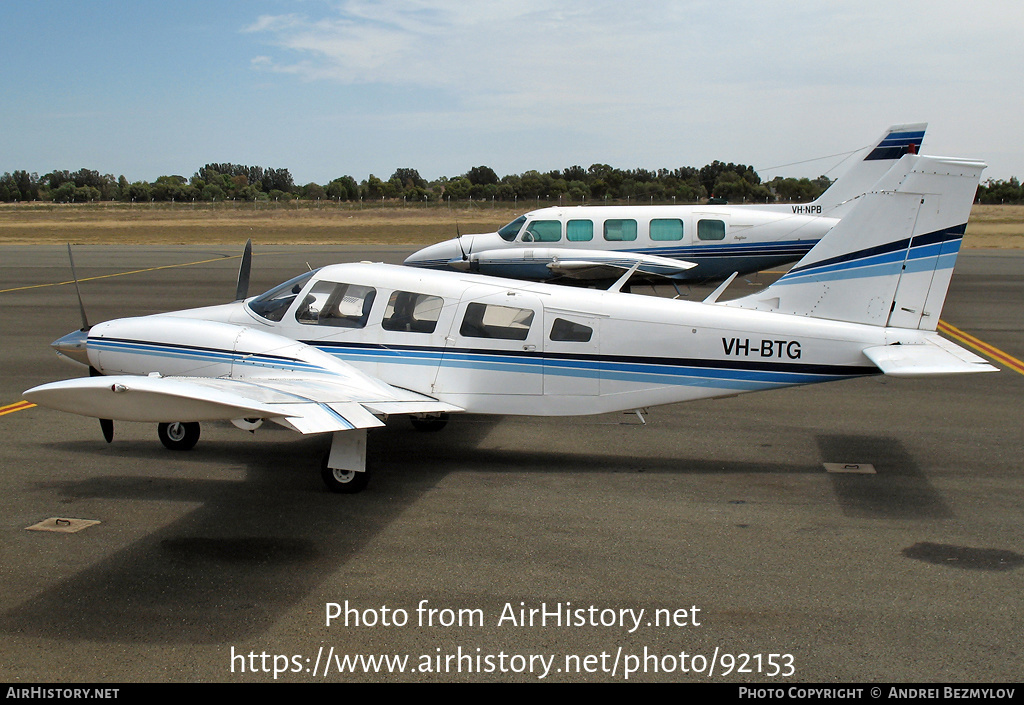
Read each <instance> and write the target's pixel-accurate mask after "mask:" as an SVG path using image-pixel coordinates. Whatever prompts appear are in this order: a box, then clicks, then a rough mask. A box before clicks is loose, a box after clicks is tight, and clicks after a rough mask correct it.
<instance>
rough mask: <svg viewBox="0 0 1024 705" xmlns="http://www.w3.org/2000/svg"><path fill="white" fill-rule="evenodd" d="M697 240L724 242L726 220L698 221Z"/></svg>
mask: <svg viewBox="0 0 1024 705" xmlns="http://www.w3.org/2000/svg"><path fill="white" fill-rule="evenodd" d="M697 239H698V240H724V239H725V221H724V220H704V219H701V220H698V221H697Z"/></svg>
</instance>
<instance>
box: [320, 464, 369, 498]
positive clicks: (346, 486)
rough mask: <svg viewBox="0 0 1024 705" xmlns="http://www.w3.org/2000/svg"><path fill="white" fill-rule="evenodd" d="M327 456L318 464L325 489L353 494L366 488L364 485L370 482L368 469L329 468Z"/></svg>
mask: <svg viewBox="0 0 1024 705" xmlns="http://www.w3.org/2000/svg"><path fill="white" fill-rule="evenodd" d="M327 457H328V456H326V455H325V456H324V459H323V462H322V463H321V464H320V477H321V479H322V480H323V481H324V484H325V485H327V489H329V490H330V491H331V492H337V493H338V494H355V493H356V492H362V491H363V490H364V489H366V485H367V484H369V482H370V471H369V470H363V471H362V472H356V471H355V470H339V469H337V468H329V467H327Z"/></svg>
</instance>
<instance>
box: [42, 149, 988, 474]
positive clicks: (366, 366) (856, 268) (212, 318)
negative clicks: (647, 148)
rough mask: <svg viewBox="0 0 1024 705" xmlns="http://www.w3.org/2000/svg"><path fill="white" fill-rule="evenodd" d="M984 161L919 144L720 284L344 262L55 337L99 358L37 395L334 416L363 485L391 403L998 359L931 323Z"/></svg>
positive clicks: (72, 406)
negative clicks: (806, 235)
mask: <svg viewBox="0 0 1024 705" xmlns="http://www.w3.org/2000/svg"><path fill="white" fill-rule="evenodd" d="M984 166H985V165H984V164H981V163H977V162H972V161H965V160H960V159H948V158H939V157H925V156H914V155H908V156H904V157H903V158H902V159H901V160H900V162H899V164H898V167H897V168H894V169H893V170H891V171H890V172H889V174H888V175H887V176H886V177H885V178H884V179H882V180H881V181H880V182H879V183H878V185H877V188H876V189H875V190H873V191H872V192H869V193H866V194H863V195H862V196H861V197H859V198H858V199H857V203H856V204H855V207H854V208H853V209H852V210H851V211H850V212H849V214H848V215H846V216H845V217H844V218H843V220H842V221H841V222H840V223H839V224H838V225H836V226H835V228H834V229H833V230H832V231H831V232H829V233H828V234H827V235H826V236H825V237H824V238H823V239H822V240H821V242H819V243H818V244H817V245H816V246H815V247H814V248H813V249H812V250H811V251H810V252H809V253H808V254H807V255H806V256H805V257H804V258H803V259H802V260H801V261H800V262H799V263H798V264H797V265H796V266H795V267H793V268H792V270H791V271H790V272H789V273H787V274H786V275H785V276H783V277H782V278H781V279H779V280H778V281H776V282H775V283H774V284H772V285H771V286H769V287H767V288H765V289H764V290H762V291H761V292H759V293H757V294H753V295H750V296H746V297H743V298H739V299H735V300H731V301H718V300H717V299H718V297H719V296H720V294H721V292H722V291H724V289H725V287H726V286H727V284H723V285H722V286H720V287H719V288H718V290H716V291H715V292H714V293H713V294H711V295H710V296H709V297H708V298H707V299H705V300H704V301H703V302H700V303H698V302H692V301H683V300H673V299H666V298H658V297H651V296H641V295H635V294H628V293H623V292H621V291H618V289H619V288H620V287H621V285H622V284H623V283H624V282H625V280H626V278H627V276H628V273H627V275H624V276H623V277H622V278H621V279H620V281H619V283H618V286H613V287H612V288H611V289H610V290H607V291H604V290H593V289H581V288H576V287H561V286H557V285H550V284H542V283H526V282H521V281H517V280H507V279H496V278H493V277H486V276H480V275H472V274H463V273H455V272H432V271H424V270H420V269H413V268H410V267H402V266H392V265H385V264H371V263H362V264H339V265H332V266H327V267H323V268H321V269H318V270H315V271H312V272H308V273H305V274H303V275H302V276H300V277H296V278H295V279H292V280H290V281H288V282H285V283H284V284H281V285H280V286H278V287H276V288H274V289H271V290H270V291H268V292H266V293H265V294H263V295H261V296H257V297H255V298H250V299H245V300H243V301H236V302H235V303H231V304H224V305H219V306H210V307H206V308H198V309H190V310H186V311H177V312H173V313H168V314H163V315H154V316H145V317H140V318H122V319H118V320H114V321H109V322H106V323H101V324H99V325H96V326H93V327H92V328H91V329H83V330H82V331H78V332H75V333H72V334H70V335H68V336H65V337H64V338H62V339H60V340H58V341H56V342H55V343H54V344H53V345H54V347H55V348H56V349H57V350H58V351H59V353H60V354H63V355H66V356H68V357H71V358H74V359H76V360H78V361H80V362H82V363H85V364H88V365H90V367H91V368H92V370H93V371H94V374H96V373H98V374H100V375H103V376H92V377H84V378H78V379H72V380H67V381H62V382H54V383H51V384H44V385H42V386H39V387H35V388H34V389H30V390H28V391H27V392H25V398H26V399H28V400H29V401H32V402H35V403H36V404H39V405H40V406H46V407H51V408H55V409H60V410H62V411H68V412H72V413H76V414H83V415H86V416H93V417H97V418H99V419H102V420H103V421H102V422H101V425H102V426H103V427H104V435H106V436H107V437H108V440H109V438H110V436H111V434H112V420H114V419H116V420H123V421H145V422H156V423H159V424H160V427H159V428H160V431H159V435H160V438H161V440H162V441H163V443H164V445H166V446H168V447H170V448H183V449H184V448H191V447H192V446H193V445H195V443H196V440H197V439H198V436H199V424H198V422H201V421H214V420H231V421H233V422H234V423H235V425H237V426H239V427H241V428H244V429H254V428H255V427H256V426H258V425H259V424H260V423H261V422H262V421H263V420H270V421H274V422H276V423H278V424H280V425H282V426H285V427H287V428H291V429H294V430H296V431H298V432H300V433H304V434H309V433H333V434H334V436H333V442H332V446H331V450H330V453H329V455H328V456H327V457H326V459H325V462H324V464H323V467H322V470H323V472H322V475H323V478H324V481H325V482H326V484H327V486H328V487H329V488H330V489H331V490H334V491H338V492H355V491H358V490H360V489H362V487H364V486H365V485H366V482H367V477H368V474H367V472H366V467H365V459H366V429H367V428H373V427H375V426H381V425H383V421H382V420H381V419H383V418H385V417H387V416H389V415H392V414H406V415H411V416H412V417H413V418H414V420H415V421H416V422H417V423H418V424H419V425H420V426H425V427H428V428H431V427H432V428H436V427H438V426H440V425H442V424H443V423H444V420H445V419H446V418H447V415H448V414H451V413H455V412H471V413H479V414H519V415H537V416H560V415H564V416H571V415H585V414H599V413H604V412H613V411H628V410H633V409H640V408H644V407H649V406H655V405H658V404H671V403H675V402H682V401H689V400H692V399H704V398H710V397H720V396H730V395H736V394H739V393H742V392H753V391H761V390H766V389H775V388H779V387H786V386H791V385H799V384H811V383H815V382H831V381H835V380H841V379H849V378H853V377H861V376H864V375H874V374H878V373H880V372H881V373H884V374H888V375H895V376H903V377H914V376H930V375H946V374H960V373H968V372H982V371H995V370H996V368H995V367H992V366H991V365H988V364H987V363H985V361H984V360H983V359H982V358H980V357H978V356H976V355H974V354H972V353H970V352H968V351H967V350H964V349H962V348H960V347H958V346H956V345H954V344H953V343H950V342H948V341H946V340H944V339H943V338H940V337H939V335H938V334H937V333H936V332H935V329H936V326H937V324H938V321H939V314H940V312H941V310H942V304H943V301H944V299H945V296H946V291H947V288H948V285H949V281H950V277H951V276H952V272H953V265H954V262H955V260H956V256H957V253H958V251H959V248H960V242H961V238H962V236H963V233H964V230H965V227H966V223H967V218H968V215H969V213H970V209H971V203H972V201H973V199H974V195H975V191H976V189H977V186H978V180H979V177H980V174H981V171H982V169H983V168H984Z"/></svg>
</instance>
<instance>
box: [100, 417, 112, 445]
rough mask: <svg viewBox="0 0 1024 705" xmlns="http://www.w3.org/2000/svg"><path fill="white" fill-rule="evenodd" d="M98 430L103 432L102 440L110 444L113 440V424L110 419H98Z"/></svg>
mask: <svg viewBox="0 0 1024 705" xmlns="http://www.w3.org/2000/svg"><path fill="white" fill-rule="evenodd" d="M100 430H102V431H103V438H104V439H105V440H106V441H107V443H110V442H111V441H113V440H114V422H113V421H111V420H110V419H100Z"/></svg>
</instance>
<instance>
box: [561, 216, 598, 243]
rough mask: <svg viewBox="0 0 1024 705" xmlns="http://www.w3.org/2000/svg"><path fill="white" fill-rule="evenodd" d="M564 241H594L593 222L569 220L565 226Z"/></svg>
mask: <svg viewBox="0 0 1024 705" xmlns="http://www.w3.org/2000/svg"><path fill="white" fill-rule="evenodd" d="M565 239H566V240H568V241H569V242H590V241H591V240H593V239H594V221H592V220H570V221H569V222H568V223H566V224H565Z"/></svg>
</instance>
